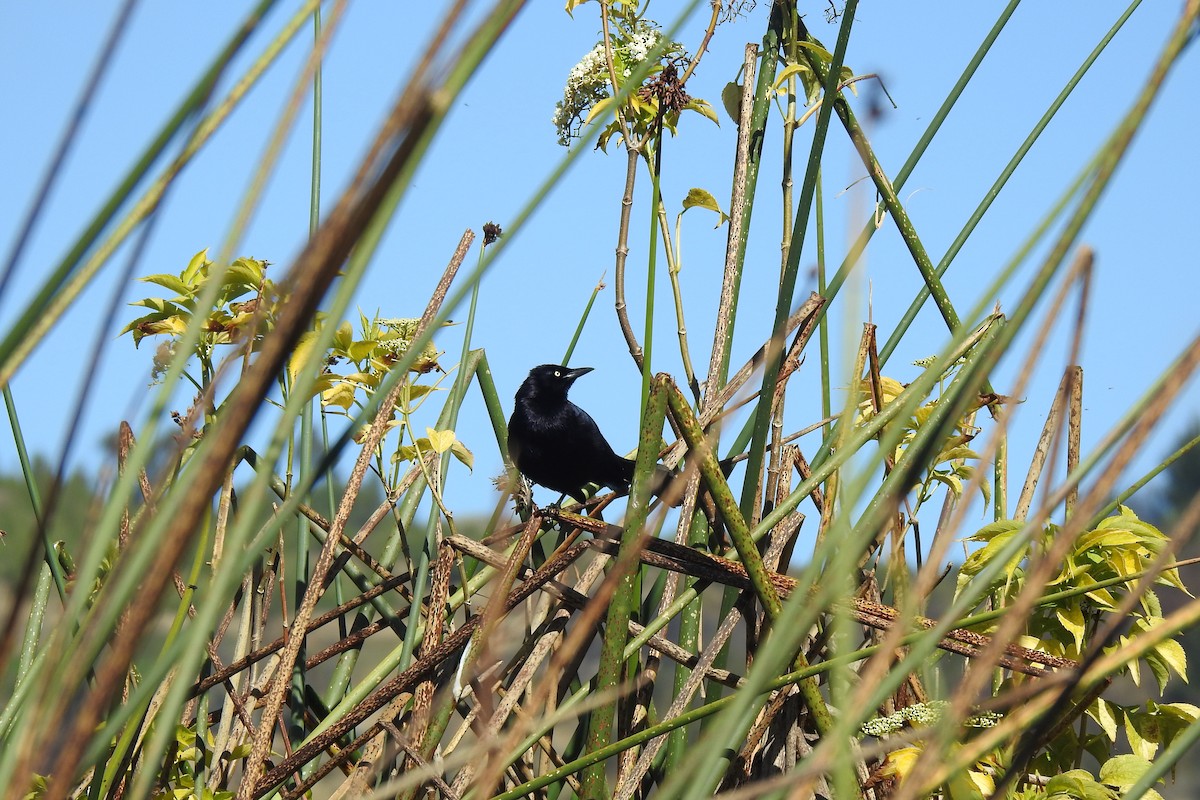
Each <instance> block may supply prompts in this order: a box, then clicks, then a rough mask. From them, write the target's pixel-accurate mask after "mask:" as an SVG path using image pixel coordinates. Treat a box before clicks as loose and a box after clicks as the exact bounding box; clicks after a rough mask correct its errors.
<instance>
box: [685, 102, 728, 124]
mask: <svg viewBox="0 0 1200 800" xmlns="http://www.w3.org/2000/svg"><path fill="white" fill-rule="evenodd" d="M683 110H684V111H695V112H696V113H697V114H699V115H700V116H702V117H704V118H705V119H707V120H712V122H713V123H714V124H715V125H716V126H717V127H718V128H719V127H721V120H720V118H719V117H718V116H717V112H716V111H715V110H713V107H712V106H711V105H709V103H708V101H707V100H701V99H699V98H692V99H691V100H689V101H688V103H687V105H685V106H684V107H683Z"/></svg>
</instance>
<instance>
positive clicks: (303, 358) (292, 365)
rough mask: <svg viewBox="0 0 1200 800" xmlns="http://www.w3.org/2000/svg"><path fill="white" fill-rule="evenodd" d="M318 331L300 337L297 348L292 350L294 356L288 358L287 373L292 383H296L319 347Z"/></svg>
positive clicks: (308, 332)
mask: <svg viewBox="0 0 1200 800" xmlns="http://www.w3.org/2000/svg"><path fill="white" fill-rule="evenodd" d="M317 338H318V333H317V331H305V332H304V333H302V334H301V335H300V340H299V341H297V342H296V347H295V348H294V349H293V350H292V355H291V357H290V358H288V364H287V371H288V377H289V378H291V380H292V382H293V383H295V382H296V378H297V377H298V376H299V375H300V370H301V369H303V368H304V365H305V364H307V363H308V360H309V358H311V357H312V355H313V351H314V350H315V349H316V346H317Z"/></svg>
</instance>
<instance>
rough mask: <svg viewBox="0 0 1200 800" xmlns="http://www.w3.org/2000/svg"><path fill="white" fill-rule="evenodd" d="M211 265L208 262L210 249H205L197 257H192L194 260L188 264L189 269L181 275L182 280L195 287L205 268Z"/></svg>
mask: <svg viewBox="0 0 1200 800" xmlns="http://www.w3.org/2000/svg"><path fill="white" fill-rule="evenodd" d="M209 263H211V262H209V260H208V248H207V247H206V248H204V249H203V250H201V251H200V252H199V253H196V255H194V256H192V260H191V261H189V262H188V265H187V267H186V268H185V269H184V270H183V272H182V273H181V274H180V276H179V277H180V278H182V279H183V282H184V283H186V284H187V285H188V286H194V285H195V284H196V280H197V278H198V277H201V276H202V274H203V271H204V268H205V267H206V266H208V264H209Z"/></svg>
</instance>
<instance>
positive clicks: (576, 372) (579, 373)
mask: <svg viewBox="0 0 1200 800" xmlns="http://www.w3.org/2000/svg"><path fill="white" fill-rule="evenodd" d="M593 369H595V367H576V368H575V369H573V370H571V371H569V372H568V373H567V379H568V380H570V381H571V383H574V382H575V379H576V378H581V377H583V376H584V375H587V374H588V373H589V372H591V371H592V370H593Z"/></svg>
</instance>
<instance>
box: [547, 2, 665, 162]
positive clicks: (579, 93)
mask: <svg viewBox="0 0 1200 800" xmlns="http://www.w3.org/2000/svg"><path fill="white" fill-rule="evenodd" d="M661 38H662V34H661V33H660V32H659V31H658V29H657V28H655V27H654V26H653V24H651V23H650V22H647V21H646V20H644V19H642V20H638V21H637V25H636V26H635V27H634V29H633V30H632V31H630V32H629V33H628V34H623V33H622V32H617V33H616V34H615V35H614V36H613V40H612V41H613V60H614V62H615V63H616V65H617V69H618V70H620V72H619V78H628V77H629V76H630V75H632V74H633V70H634V69H635V68H636V67H637V66H638V64H641V63H642V62H643V61H645V60H646V58H647V57H648V56H649V55H650V53H651V52H652V51H653V50H654V48H655V47H657V46H658V43H659V40H660V39H661ZM682 52H683V48H682V47H681V46H680V45H679V44H678V43H676V42H672V43H671V45H670V46H669V47H668V48H667V50H666V52H665V53H664V55H668V56H670V55H675V54H678V53H682ZM611 96H612V93H611V87H610V86H609V82H608V66H607V65H606V64H605V63H604V44H603V42H601V43H600V44H597V45H596V46H595V47H593V48H592V49H591V50H590V51H589V52H588V54H587V55H585V56H584V57H583V58H582V59H580V61H579V63H578V64H576V65H575V66H574V67H572V68H571V72H570V74H569V75H567V85H566V88H564V89H563V98H562V100H559V101H558V102H557V103H556V104H555V105H554V117H553V122H554V128H555V130H557V131H558V143H559V144H561V145H562V146H563V147H567V146H569V145H570V144H571V140H572V139H576V138H578V137H579V129H580V127H581V126H582V125H583V121H584V120H585V119H587V115H588V112H589V111H590V110H591V108H592V106H594V105H595V104H596V103H598V102H600V101H601V100H603V99H605V98H607V97H611Z"/></svg>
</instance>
